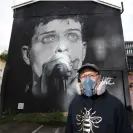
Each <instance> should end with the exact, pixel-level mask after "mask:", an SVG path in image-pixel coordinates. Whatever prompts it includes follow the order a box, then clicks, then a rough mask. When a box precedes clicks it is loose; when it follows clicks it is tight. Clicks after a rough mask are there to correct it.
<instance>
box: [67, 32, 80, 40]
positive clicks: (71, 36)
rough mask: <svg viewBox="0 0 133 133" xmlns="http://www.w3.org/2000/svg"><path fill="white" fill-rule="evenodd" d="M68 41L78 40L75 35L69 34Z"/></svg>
mask: <svg viewBox="0 0 133 133" xmlns="http://www.w3.org/2000/svg"><path fill="white" fill-rule="evenodd" d="M68 40H70V41H72V42H76V41H77V40H78V35H77V34H76V33H69V34H68Z"/></svg>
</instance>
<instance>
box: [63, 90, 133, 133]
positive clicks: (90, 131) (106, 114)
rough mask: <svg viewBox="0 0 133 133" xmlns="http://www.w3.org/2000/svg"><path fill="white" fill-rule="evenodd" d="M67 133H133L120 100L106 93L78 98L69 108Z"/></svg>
mask: <svg viewBox="0 0 133 133" xmlns="http://www.w3.org/2000/svg"><path fill="white" fill-rule="evenodd" d="M65 133H133V130H132V128H131V125H130V124H129V122H128V119H127V114H126V111H125V108H124V106H123V104H122V103H121V101H120V100H118V99H117V98H116V97H114V96H112V95H111V94H109V93H108V92H107V91H105V92H104V93H103V94H102V95H100V96H97V95H95V96H92V97H86V96H84V95H78V96H76V97H75V98H74V99H73V101H72V102H71V104H70V106H69V112H68V119H67V124H66V131H65Z"/></svg>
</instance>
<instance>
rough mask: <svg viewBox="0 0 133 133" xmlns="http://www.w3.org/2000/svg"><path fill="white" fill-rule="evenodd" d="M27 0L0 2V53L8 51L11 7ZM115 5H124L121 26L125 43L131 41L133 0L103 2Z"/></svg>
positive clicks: (10, 30) (108, 0) (106, 0)
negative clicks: (121, 2) (121, 3)
mask: <svg viewBox="0 0 133 133" xmlns="http://www.w3.org/2000/svg"><path fill="white" fill-rule="evenodd" d="M26 1H28V0H0V53H1V52H3V51H4V50H8V48H9V43H10V37H11V32H12V24H13V10H12V8H11V7H12V6H13V5H17V4H20V3H22V2H26ZM104 1H105V2H110V3H113V4H115V5H120V1H123V3H124V13H123V14H122V16H121V18H122V26H123V32H124V40H125V41H133V26H132V25H133V0H104Z"/></svg>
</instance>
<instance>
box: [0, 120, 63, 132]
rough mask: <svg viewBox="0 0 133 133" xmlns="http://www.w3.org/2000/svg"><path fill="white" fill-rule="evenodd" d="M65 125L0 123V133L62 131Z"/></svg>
mask: <svg viewBox="0 0 133 133" xmlns="http://www.w3.org/2000/svg"><path fill="white" fill-rule="evenodd" d="M64 132H65V127H52V126H50V125H49V126H44V125H39V124H33V123H26V122H10V123H5V124H1V125H0V133H64Z"/></svg>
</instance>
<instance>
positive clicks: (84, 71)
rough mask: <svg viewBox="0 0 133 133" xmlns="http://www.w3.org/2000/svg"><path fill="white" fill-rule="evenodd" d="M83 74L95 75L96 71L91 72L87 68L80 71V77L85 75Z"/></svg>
mask: <svg viewBox="0 0 133 133" xmlns="http://www.w3.org/2000/svg"><path fill="white" fill-rule="evenodd" d="M85 73H97V71H95V70H92V69H89V68H84V69H83V70H82V71H81V73H80V75H83V74H85Z"/></svg>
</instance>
